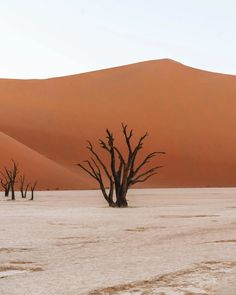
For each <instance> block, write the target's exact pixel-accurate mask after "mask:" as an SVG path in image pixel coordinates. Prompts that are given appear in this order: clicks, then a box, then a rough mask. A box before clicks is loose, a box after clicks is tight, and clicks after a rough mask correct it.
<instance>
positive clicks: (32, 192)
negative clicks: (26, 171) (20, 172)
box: [30, 181, 37, 201]
mask: <svg viewBox="0 0 236 295" xmlns="http://www.w3.org/2000/svg"><path fill="white" fill-rule="evenodd" d="M36 185H37V181H35V182H34V184H33V185H31V186H30V189H31V198H30V201H33V200H34V190H35V187H36Z"/></svg>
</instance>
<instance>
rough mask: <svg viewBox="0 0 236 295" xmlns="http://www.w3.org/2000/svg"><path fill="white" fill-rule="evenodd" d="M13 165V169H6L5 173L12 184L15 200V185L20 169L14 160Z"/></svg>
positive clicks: (12, 195) (12, 197)
mask: <svg viewBox="0 0 236 295" xmlns="http://www.w3.org/2000/svg"><path fill="white" fill-rule="evenodd" d="M12 164H13V166H12V168H11V169H7V168H5V172H6V175H7V177H8V179H9V183H10V189H11V199H12V200H15V184H16V177H17V175H18V172H19V168H18V165H17V164H16V162H15V161H14V160H12Z"/></svg>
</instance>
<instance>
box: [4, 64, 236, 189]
mask: <svg viewBox="0 0 236 295" xmlns="http://www.w3.org/2000/svg"><path fill="white" fill-rule="evenodd" d="M235 98H236V76H230V75H222V74H216V73H210V72H205V71H201V70H197V69H193V68H189V67H187V66H184V65H182V64H179V63H177V62H174V61H171V60H158V61H150V62H144V63H139V64H133V65H128V66H123V67H118V68H112V69H108V70H102V71H96V72H91V73H86V74H80V75H74V76H68V77H61V78H53V79H47V80H6V79H2V80H0V101H1V109H0V126H1V131H2V132H4V133H5V134H7V135H9V136H11V137H12V138H14V139H16V140H18V141H19V142H20V143H22V144H24V145H25V146H27V147H29V148H30V149H31V150H34V151H36V152H37V153H39V154H41V155H42V156H43V157H46V158H48V159H50V160H52V161H53V162H54V163H55V162H56V163H58V164H59V165H60V166H61V167H62V168H63V169H65V171H67V173H69V172H70V173H73V175H74V176H75V177H77V179H78V184H77V188H83V187H88V188H91V187H95V186H96V183H94V182H93V181H92V180H91V182H88V178H87V176H85V175H83V172H82V171H80V170H79V169H78V168H76V166H75V165H74V164H75V163H78V162H80V161H82V160H83V159H86V158H87V151H86V149H85V145H86V140H87V139H90V140H91V141H93V142H96V140H97V139H98V138H100V137H103V136H104V134H105V133H104V130H105V128H106V127H110V128H111V129H112V130H113V131H114V133H115V134H117V138H116V142H117V143H118V144H120V145H121V146H122V145H123V138H122V134H121V131H120V123H121V122H126V123H127V124H129V126H130V127H133V128H134V131H135V135H136V136H140V135H142V134H143V133H144V132H145V131H146V130H147V131H148V132H149V133H150V137H149V138H148V139H147V141H146V146H144V147H146V149H144V150H146V151H147V152H151V151H155V150H157V151H166V152H167V155H166V156H164V157H163V156H162V157H160V158H159V160H158V159H156V161H157V162H158V164H163V165H164V166H165V168H163V169H162V170H161V171H160V173H159V175H157V176H156V177H154V178H152V179H150V180H149V181H148V182H147V183H144V184H143V185H144V186H152V187H155V186H160V187H190V186H196V187H197V186H235V185H236V177H235V175H236V157H235V150H236V135H235V130H234V129H235V127H234V126H235V123H236V119H235V109H236V99H235ZM134 140H135V139H134ZM9 157H12V156H11V155H9ZM2 158H6V157H5V155H4V154H3V153H1V155H0V161H1V159H2ZM29 166H30V165H29ZM69 170H70V171H69ZM44 171H45V169H44ZM43 173H46V171H45V172H43ZM50 177H51V178H52V179H54V178H53V177H54V176H53V175H51V176H50ZM68 178H70V177H68V175H67V176H66V175H65V176H64V177H63V180H60V183H58V187H59V188H66V187H68V185H64V181H65V182H68V180H67V179H68ZM54 180H55V179H54ZM56 182H57V180H56ZM42 184H43V185H44V180H43V181H42ZM49 185H50V184H49ZM72 187H73V188H74V186H71V188H72Z"/></svg>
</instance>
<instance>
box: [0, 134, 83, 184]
mask: <svg viewBox="0 0 236 295" xmlns="http://www.w3.org/2000/svg"><path fill="white" fill-rule="evenodd" d="M0 150H1V154H2V155H4V157H2V158H1V165H2V166H4V167H11V165H12V163H11V159H14V160H15V161H16V162H17V164H18V165H19V168H20V174H22V173H23V174H25V176H26V181H28V182H34V181H35V180H39V183H38V188H53V187H54V189H57V188H58V185H59V184H60V183H63V187H64V188H67V189H69V188H76V187H77V185H78V183H80V185H81V187H82V188H83V187H86V186H87V185H88V183H87V182H86V180H85V179H83V178H80V177H79V176H78V175H76V174H75V173H72V172H71V171H69V170H67V169H66V168H64V167H62V166H60V165H59V164H57V163H55V162H53V161H52V160H50V159H47V158H46V157H44V156H42V155H41V154H39V153H37V152H35V151H33V150H32V149H30V148H28V147H27V146H25V145H23V144H21V143H19V142H18V141H16V140H14V139H13V138H11V137H9V136H7V135H5V134H4V133H2V132H0Z"/></svg>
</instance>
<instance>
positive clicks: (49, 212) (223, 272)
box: [0, 188, 236, 295]
mask: <svg viewBox="0 0 236 295" xmlns="http://www.w3.org/2000/svg"><path fill="white" fill-rule="evenodd" d="M129 200H130V205H131V207H130V208H128V209H112V208H108V207H106V204H105V203H104V201H103V199H102V198H101V197H100V193H99V192H97V191H73V192H72V191H68V192H65V191H64V192H60V191H58V192H40V193H37V194H36V200H35V201H34V202H31V201H20V200H18V201H16V202H12V201H6V200H4V197H1V201H0V294H4V295H29V294H30V295H31V294H33V295H39V294H40V295H41V294H43V295H44V294H45V295H79V294H90V295H92V294H127V295H128V294H135V295H141V294H143V295H144V294H159V295H164V294H165V295H175V294H176V295H193V294H198V295H199V294H210V295H212V294H217V295H235V294H236V189H233V188H227V189H165V190H164V189H160V190H157V189H156V190H133V191H131V192H130V194H129Z"/></svg>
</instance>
